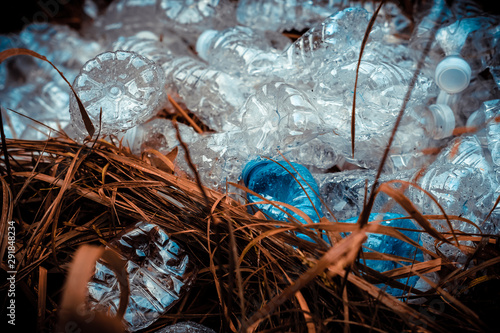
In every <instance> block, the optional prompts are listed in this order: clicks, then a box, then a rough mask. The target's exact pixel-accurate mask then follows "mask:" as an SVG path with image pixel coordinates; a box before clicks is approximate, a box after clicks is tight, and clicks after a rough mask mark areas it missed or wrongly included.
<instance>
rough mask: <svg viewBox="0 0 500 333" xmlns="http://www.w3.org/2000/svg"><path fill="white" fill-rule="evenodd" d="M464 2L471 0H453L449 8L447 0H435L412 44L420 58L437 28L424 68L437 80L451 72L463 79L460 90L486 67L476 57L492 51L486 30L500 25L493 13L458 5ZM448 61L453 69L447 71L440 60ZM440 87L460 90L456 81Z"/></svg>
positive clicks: (417, 58)
mask: <svg viewBox="0 0 500 333" xmlns="http://www.w3.org/2000/svg"><path fill="white" fill-rule="evenodd" d="M464 3H471V2H467V1H465V2H464V1H454V2H453V5H452V7H451V8H449V7H447V5H446V3H445V1H444V0H436V1H435V5H434V6H433V7H432V9H431V10H430V13H429V14H428V15H427V16H426V17H424V18H423V20H422V21H421V22H420V23H419V24H418V26H417V28H416V29H415V30H414V33H413V35H412V37H411V39H410V44H409V46H410V48H412V49H413V50H414V53H413V56H414V59H415V60H416V61H419V60H420V58H421V57H422V55H423V54H422V52H423V51H424V49H425V46H426V45H427V44H428V42H429V40H430V39H431V38H432V37H433V36H432V33H433V31H435V33H436V34H435V39H434V40H433V41H431V49H430V51H429V54H428V57H427V59H425V61H424V62H423V64H424V70H425V72H426V73H427V74H428V75H429V76H435V77H436V80H437V81H438V84H439V77H440V76H441V75H450V76H453V77H454V78H455V79H460V80H459V81H460V82H463V83H464V87H463V88H462V89H461V90H463V89H465V87H466V86H467V85H468V83H469V81H470V76H471V73H472V76H476V75H477V74H478V73H479V72H480V71H482V70H483V69H484V66H482V65H481V64H480V62H478V60H477V59H476V58H480V56H481V55H482V54H484V53H485V52H486V53H491V50H488V49H489V46H490V41H491V39H492V37H493V36H492V35H490V34H484V31H485V30H488V29H489V28H491V27H492V26H496V25H498V19H496V18H494V17H492V16H487V15H486V14H484V13H481V12H480V11H478V10H475V11H465V10H464V9H463V8H459V7H461V6H463V4H464ZM465 7H467V6H465ZM485 46H486V47H485ZM447 58H451V60H448V59H447ZM448 61H450V62H453V64H451V65H450V66H451V67H449V70H450V73H449V74H445V73H446V71H447V70H448V69H447V68H444V67H447V65H446V66H445V65H444V64H442V63H441V62H445V63H446V62H448ZM434 71H435V72H436V73H435V74H434ZM467 76H468V79H467ZM451 82H453V80H452V81H451ZM460 86H462V85H460ZM441 88H442V89H443V90H444V91H446V92H447V93H449V94H455V93H457V92H460V91H461V90H460V89H458V88H459V86H457V84H455V85H452V87H451V90H450V91H448V90H447V89H446V88H443V87H441ZM457 90H458V91H457Z"/></svg>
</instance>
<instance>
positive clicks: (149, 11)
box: [83, 0, 168, 45]
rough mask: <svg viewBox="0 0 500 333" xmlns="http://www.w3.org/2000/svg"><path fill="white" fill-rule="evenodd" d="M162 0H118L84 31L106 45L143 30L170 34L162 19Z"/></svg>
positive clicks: (158, 33)
mask: <svg viewBox="0 0 500 333" xmlns="http://www.w3.org/2000/svg"><path fill="white" fill-rule="evenodd" d="M160 1H161V0H116V1H113V2H111V4H109V6H108V7H107V8H106V11H105V12H104V14H103V15H100V16H98V17H97V18H96V19H95V21H94V22H93V24H91V25H89V26H88V27H85V29H84V30H83V33H84V34H85V35H86V36H88V37H90V38H93V39H98V40H101V41H102V42H103V43H105V44H106V45H107V44H109V43H112V42H113V41H115V40H116V39H118V38H119V37H130V36H133V35H135V34H137V33H139V32H141V31H151V32H154V33H156V34H157V35H158V36H160V35H161V34H166V35H168V29H166V27H165V23H164V22H162V20H160V15H159V12H160V11H161V9H160V4H159V2H160Z"/></svg>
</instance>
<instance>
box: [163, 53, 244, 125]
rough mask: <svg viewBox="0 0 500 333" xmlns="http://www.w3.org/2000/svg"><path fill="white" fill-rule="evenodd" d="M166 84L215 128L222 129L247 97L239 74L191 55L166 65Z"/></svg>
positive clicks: (191, 109)
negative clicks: (210, 64)
mask: <svg viewBox="0 0 500 333" xmlns="http://www.w3.org/2000/svg"><path fill="white" fill-rule="evenodd" d="M163 70H164V71H165V74H166V78H167V85H168V87H169V88H170V89H171V90H174V91H175V92H177V93H178V94H179V96H180V97H181V98H182V99H183V101H184V102H185V103H186V106H187V107H188V109H189V110H190V111H191V112H193V113H194V114H195V115H196V116H197V117H199V118H200V119H201V120H202V121H203V122H204V123H205V124H207V125H208V126H209V127H210V128H212V129H213V130H217V131H220V130H222V129H223V127H224V125H225V124H226V122H227V119H228V117H229V115H230V114H231V113H233V112H234V111H235V110H236V109H238V108H239V107H240V106H241V105H242V104H243V103H244V101H245V99H246V97H248V95H250V94H249V92H248V90H249V89H248V88H246V87H245V84H244V83H243V82H242V81H241V80H239V79H238V78H236V77H233V76H230V75H228V74H226V73H224V72H222V71H219V70H215V69H212V68H210V67H209V66H207V65H206V64H204V63H203V62H200V61H197V60H196V59H193V58H190V57H179V58H176V59H174V60H173V61H170V62H167V63H165V64H164V65H163Z"/></svg>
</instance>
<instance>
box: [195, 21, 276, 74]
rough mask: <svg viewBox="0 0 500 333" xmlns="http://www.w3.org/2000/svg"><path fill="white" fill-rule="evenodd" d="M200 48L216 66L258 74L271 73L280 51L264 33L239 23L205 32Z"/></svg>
mask: <svg viewBox="0 0 500 333" xmlns="http://www.w3.org/2000/svg"><path fill="white" fill-rule="evenodd" d="M196 51H197V52H198V55H199V56H200V57H201V58H202V59H203V60H206V61H208V63H209V64H210V65H211V66H213V67H214V68H217V69H219V70H222V71H224V72H226V73H228V74H231V75H236V76H254V77H255V76H263V77H267V76H269V75H270V74H271V73H270V71H271V70H272V68H273V66H274V63H275V62H276V60H277V58H278V56H279V54H280V52H279V51H278V50H276V49H274V48H272V46H271V45H270V43H269V41H268V40H267V38H266V36H265V35H264V34H263V33H260V32H257V31H255V30H252V29H250V28H247V27H239V26H238V27H233V28H229V29H226V30H223V31H220V32H218V31H215V30H207V31H205V32H203V33H202V34H201V35H200V37H199V38H198V41H197V42H196Z"/></svg>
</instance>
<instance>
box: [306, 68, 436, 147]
mask: <svg viewBox="0 0 500 333" xmlns="http://www.w3.org/2000/svg"><path fill="white" fill-rule="evenodd" d="M356 68H357V61H356V62H351V63H348V64H345V65H343V66H341V67H338V68H337V69H336V70H335V71H334V72H332V73H331V74H329V75H328V77H324V78H323V79H322V80H321V82H316V83H315V88H314V92H315V94H317V95H318V103H321V104H323V105H324V107H325V111H324V117H325V122H327V123H328V124H329V125H330V126H332V127H333V128H334V130H335V131H336V132H337V133H339V134H341V135H343V136H344V137H346V138H348V137H350V132H351V114H352V103H353V95H354V93H353V89H354V82H355V77H356ZM412 77H413V72H412V71H410V70H408V69H405V68H401V67H399V66H397V65H395V64H391V63H385V62H378V63H373V62H369V61H361V64H360V67H359V75H358V83H357V97H356V136H357V137H356V139H357V140H362V139H363V137H366V136H373V135H376V134H377V133H380V132H384V131H387V130H388V129H389V128H390V129H392V127H393V125H394V122H395V120H396V116H397V114H398V113H399V110H400V109H401V106H402V104H403V99H402V98H401V96H404V95H405V93H406V91H407V89H408V85H409V83H410V80H411V78H412ZM433 89H434V87H433V84H432V81H430V80H429V79H427V78H425V77H423V76H419V78H418V79H417V83H416V86H415V88H414V89H413V92H412V95H411V96H410V99H409V100H408V102H407V107H408V108H411V107H412V106H416V105H420V104H422V102H424V101H426V99H428V98H429V95H432V94H433V93H434V91H433ZM333 107H337V108H336V109H333V112H332V108H333Z"/></svg>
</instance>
